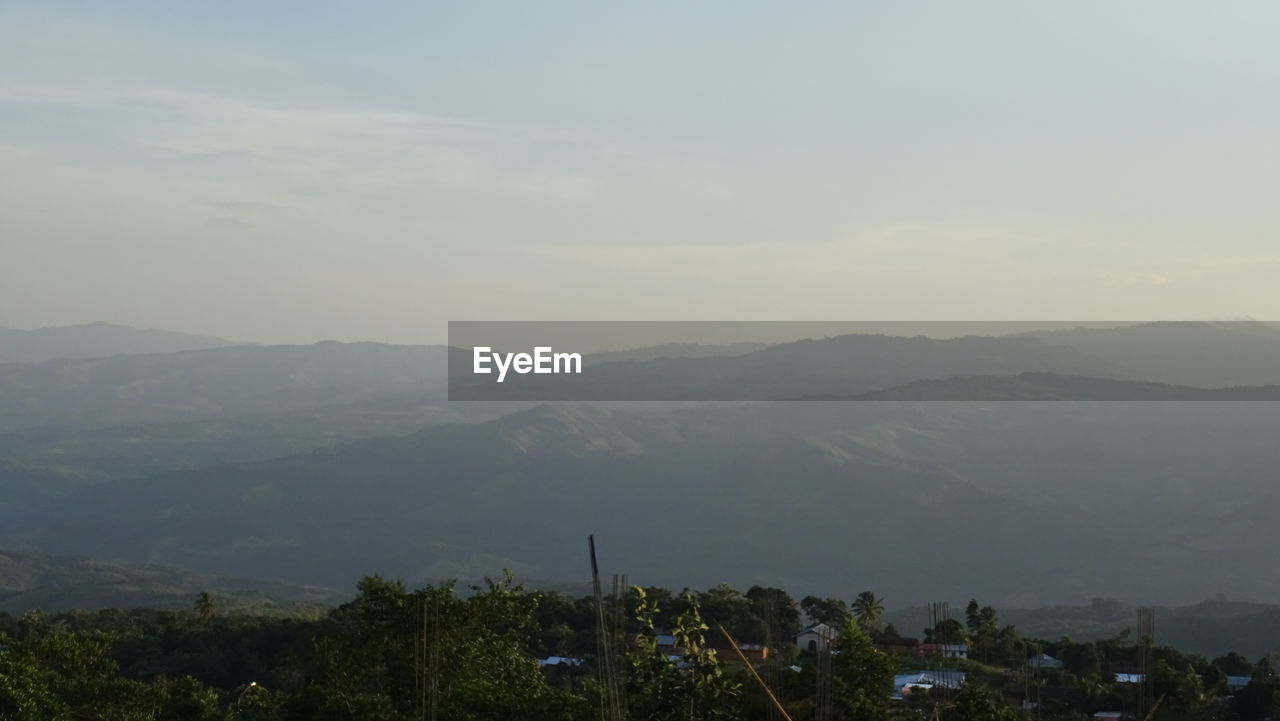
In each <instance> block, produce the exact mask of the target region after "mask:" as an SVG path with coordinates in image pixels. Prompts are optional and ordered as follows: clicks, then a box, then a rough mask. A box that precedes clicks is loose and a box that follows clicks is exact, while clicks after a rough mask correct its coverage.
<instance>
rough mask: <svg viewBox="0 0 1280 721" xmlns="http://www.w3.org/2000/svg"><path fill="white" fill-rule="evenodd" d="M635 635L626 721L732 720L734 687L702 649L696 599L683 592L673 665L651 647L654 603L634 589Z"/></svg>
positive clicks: (675, 629)
mask: <svg viewBox="0 0 1280 721" xmlns="http://www.w3.org/2000/svg"><path fill="white" fill-rule="evenodd" d="M631 598H632V600H633V602H634V603H635V608H636V624H637V627H638V632H637V634H636V638H635V643H634V644H633V646H632V648H631V652H630V653H629V654H628V657H629V660H630V664H629V665H630V668H631V675H630V678H629V679H628V695H627V701H628V705H629V707H630V710H631V716H632V718H636V719H651V720H652V721H718V720H720V719H724V720H726V721H727V720H728V719H736V718H739V716H740V714H739V713H738V709H737V708H736V704H735V701H736V699H737V697H738V696H739V694H740V693H741V688H740V686H739V685H738V684H737V683H736V682H734V681H732V680H730V679H729V678H727V677H726V676H725V675H724V673H723V670H722V669H721V668H720V663H719V659H718V658H717V657H716V652H715V651H714V650H713V649H711V648H710V647H708V646H707V643H706V638H705V635H704V634H705V633H706V631H708V630H709V629H708V627H707V625H706V624H705V623H704V622H703V620H702V616H701V613H700V610H699V606H698V600H697V598H696V597H695V596H694V595H693V594H691V593H686V594H685V595H684V596H683V597H682V599H681V608H680V612H679V613H678V614H677V615H676V616H675V618H674V620H673V626H672V629H671V634H672V636H674V637H675V641H676V646H677V648H679V649H680V654H681V657H680V664H679V665H677V664H676V663H675V662H673V661H672V660H671V659H669V658H667V656H666V655H665V654H663V653H662V652H661V651H660V650H659V648H658V644H657V637H656V631H655V628H654V618H655V617H656V616H657V614H658V607H657V604H656V603H654V602H653V601H652V600H651V599H650V598H648V596H647V595H646V594H645V592H644V590H643V589H641V588H639V587H638V586H637V587H633V588H632V589H631Z"/></svg>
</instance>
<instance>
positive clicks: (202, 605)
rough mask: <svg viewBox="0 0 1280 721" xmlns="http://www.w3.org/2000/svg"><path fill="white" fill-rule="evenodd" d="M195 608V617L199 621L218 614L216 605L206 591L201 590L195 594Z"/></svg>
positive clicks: (209, 618) (207, 619)
mask: <svg viewBox="0 0 1280 721" xmlns="http://www.w3.org/2000/svg"><path fill="white" fill-rule="evenodd" d="M195 608H196V617H197V618H199V619H200V620H201V621H209V620H211V619H212V618H213V617H214V616H216V615H217V614H218V605H217V603H215V602H214V600H213V595H212V594H210V593H209V592H208V591H201V592H200V595H198V596H196V601H195Z"/></svg>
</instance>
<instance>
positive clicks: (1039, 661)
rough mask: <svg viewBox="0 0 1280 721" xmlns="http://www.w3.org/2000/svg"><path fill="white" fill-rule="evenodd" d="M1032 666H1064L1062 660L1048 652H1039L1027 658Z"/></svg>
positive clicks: (1028, 663)
mask: <svg viewBox="0 0 1280 721" xmlns="http://www.w3.org/2000/svg"><path fill="white" fill-rule="evenodd" d="M1027 665H1028V666H1030V667H1031V668H1062V662H1061V661H1059V660H1058V659H1056V658H1054V657H1053V656H1050V655H1049V654H1047V653H1041V654H1037V655H1035V656H1032V657H1031V658H1029V659H1027Z"/></svg>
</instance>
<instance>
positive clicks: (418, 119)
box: [0, 2, 1280, 342]
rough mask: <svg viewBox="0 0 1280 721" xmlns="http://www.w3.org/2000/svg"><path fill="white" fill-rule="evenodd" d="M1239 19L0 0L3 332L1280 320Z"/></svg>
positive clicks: (1258, 73)
mask: <svg viewBox="0 0 1280 721" xmlns="http://www.w3.org/2000/svg"><path fill="white" fill-rule="evenodd" d="M1277 20H1280V10H1278V9H1277V7H1276V6H1275V5H1274V4H1270V3H1264V2H1238V3H1231V4H1228V5H1223V4H1209V3H1179V2H1141V3H1125V4H1122V5H1121V4H1116V3H1104V2H1081V3H1071V4H1044V3H1022V2H984V3H964V4H957V3H944V2H920V3H910V4H885V3H831V4H823V5H807V6H805V7H804V8H795V7H783V6H781V5H776V4H775V5H765V4H747V3H729V2H718V3H699V4H697V5H696V6H690V5H687V4H683V3H669V4H654V3H647V4H644V5H643V6H635V7H631V8H619V7H602V6H599V5H596V4H592V3H554V4H537V5H536V6H535V5H523V4H509V3H508V4H500V5H499V4H488V3H466V4H464V5H460V6H443V5H437V6H425V5H423V4H419V3H379V4H378V5H376V6H367V5H363V4H354V3H352V4H333V5H326V6H324V7H321V6H318V5H316V4H314V3H302V2H294V3H268V4H263V3H249V2H224V3H217V4H187V3H183V4H172V3H161V2H155V3H137V2H119V3H110V4H97V5H93V4H80V5H72V4H62V3H41V4H35V5H32V4H19V3H7V4H3V5H0V65H2V66H3V67H4V68H5V72H4V73H3V75H0V165H2V166H3V167H4V168H5V172H4V173H3V175H2V176H0V326H13V327H20V328H31V327H36V326H42V325H61V324H70V323H81V322H86V321H90V320H107V321H113V322H119V323H129V324H133V325H138V326H144V327H166V328H177V329H182V330H187V331H190V332H195V333H208V334H215V335H219V336H223V337H228V338H234V339H240V340H251V341H260V342H305V341H312V340H316V339H318V338H334V339H340V340H358V339H369V340H386V341H395V342H424V341H437V342H438V341H441V340H443V338H444V331H445V322H446V321H447V320H450V319H454V320H469V319H471V320H473V319H687V318H699V319H760V320H768V319H812V318H832V317H834V318H860V319H869V320H874V319H902V320H905V319H922V320H924V319H1068V318H1098V319H1105V318H1125V319H1157V318H1184V317H1194V318H1202V317H1238V316H1241V315H1252V316H1254V317H1261V318H1275V317H1280V294H1278V293H1277V292H1276V291H1275V289H1274V278H1275V276H1276V273H1277V270H1278V265H1280V250H1277V244H1276V243H1275V236H1276V232H1277V230H1278V229H1280V223H1278V216H1277V213H1278V211H1277V209H1276V207H1277V206H1276V204H1275V203H1274V200H1273V198H1272V197H1271V196H1272V194H1273V189H1274V188H1275V187H1277V182H1278V181H1280V177H1277V176H1278V173H1280V171H1278V169H1280V157H1278V155H1280V143H1277V142H1276V140H1277V137H1276V130H1275V129H1276V128H1277V127H1280V97H1278V96H1277V95H1276V93H1274V91H1273V90H1272V89H1273V88H1274V87H1276V86H1277V84H1278V81H1280V78H1278V77H1277V76H1278V75H1280V47H1278V46H1277V45H1276V44H1275V43H1274V39H1273V34H1274V33H1273V28H1274V27H1275V26H1276V21H1277Z"/></svg>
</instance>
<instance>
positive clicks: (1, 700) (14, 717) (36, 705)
mask: <svg viewBox="0 0 1280 721" xmlns="http://www.w3.org/2000/svg"><path fill="white" fill-rule="evenodd" d="M70 717H71V716H70V711H69V709H67V706H66V704H64V703H63V702H62V700H61V699H59V698H58V697H57V696H56V695H55V694H54V693H53V691H52V690H51V689H50V688H49V686H48V683H47V682H46V681H45V679H44V674H43V673H41V671H40V669H39V668H38V667H37V666H36V665H35V664H34V663H32V662H31V659H29V658H19V657H18V656H17V655H16V654H13V653H6V652H4V651H0V719H4V721H65V720H66V719H69V718H70Z"/></svg>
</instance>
